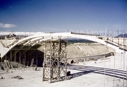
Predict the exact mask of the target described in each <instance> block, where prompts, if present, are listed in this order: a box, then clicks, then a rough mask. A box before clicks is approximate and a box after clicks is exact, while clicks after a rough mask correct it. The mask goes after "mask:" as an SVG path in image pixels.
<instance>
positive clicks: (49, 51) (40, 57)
mask: <svg viewBox="0 0 127 87" xmlns="http://www.w3.org/2000/svg"><path fill="white" fill-rule="evenodd" d="M69 38H80V39H86V40H90V41H94V42H97V43H100V44H103V45H106V46H108V47H110V48H112V49H114V50H115V51H114V52H118V53H122V54H125V55H127V41H126V38H112V37H102V36H98V35H94V34H84V33H75V32H65V33H36V34H34V33H32V34H25V35H23V36H21V35H20V36H18V35H16V34H11V35H7V36H6V35H1V39H0V49H1V50H0V57H1V60H0V61H1V62H4V63H3V64H2V63H1V65H2V66H3V67H4V68H5V69H9V68H14V67H18V65H19V64H21V65H19V66H24V67H25V66H43V76H42V78H43V81H50V82H51V83H52V82H56V81H61V80H67V78H68V77H67V76H68V75H67V60H69V59H70V60H72V59H71V58H67V49H66V46H67V44H68V39H69ZM42 48H43V49H42ZM37 49H40V50H42V51H39V50H37ZM106 55H114V53H113V52H112V53H109V54H104V55H97V56H101V57H106ZM90 58H92V56H87V57H84V58H79V60H78V61H81V60H83V61H84V59H85V60H86V59H90ZM97 58H98V57H97ZM73 60H76V58H75V59H73ZM13 61H14V62H15V63H16V62H18V64H17V65H16V64H14V63H12V64H14V65H12V64H10V63H11V62H13ZM8 66H9V67H8Z"/></svg>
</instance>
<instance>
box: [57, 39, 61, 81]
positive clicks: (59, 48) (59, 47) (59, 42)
mask: <svg viewBox="0 0 127 87" xmlns="http://www.w3.org/2000/svg"><path fill="white" fill-rule="evenodd" d="M60 53H61V40H60V39H59V40H58V59H57V64H58V66H57V68H58V81H59V80H60Z"/></svg>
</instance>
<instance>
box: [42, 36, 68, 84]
mask: <svg viewBox="0 0 127 87" xmlns="http://www.w3.org/2000/svg"><path fill="white" fill-rule="evenodd" d="M44 43H45V48H44V62H43V76H42V81H49V82H50V83H52V82H58V81H62V80H66V79H67V59H66V57H67V52H66V45H67V43H66V42H65V41H62V40H61V39H59V40H57V41H51V40H50V41H45V42H44Z"/></svg>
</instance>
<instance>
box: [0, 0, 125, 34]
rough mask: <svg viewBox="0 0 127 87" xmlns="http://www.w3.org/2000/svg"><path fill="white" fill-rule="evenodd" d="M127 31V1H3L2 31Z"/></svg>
mask: <svg viewBox="0 0 127 87" xmlns="http://www.w3.org/2000/svg"><path fill="white" fill-rule="evenodd" d="M108 30H109V32H114V31H118V30H120V31H121V30H125V31H126V30H127V0H0V31H12V32H15V31H23V32H38V31H41V32H66V31H75V32H84V31H85V32H105V31H108Z"/></svg>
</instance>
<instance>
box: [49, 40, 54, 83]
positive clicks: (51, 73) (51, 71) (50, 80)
mask: <svg viewBox="0 0 127 87" xmlns="http://www.w3.org/2000/svg"><path fill="white" fill-rule="evenodd" d="M52 77H53V67H52V41H50V78H49V82H50V83H52Z"/></svg>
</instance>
